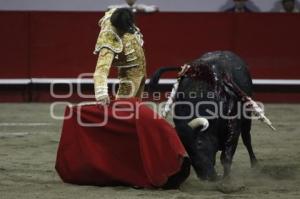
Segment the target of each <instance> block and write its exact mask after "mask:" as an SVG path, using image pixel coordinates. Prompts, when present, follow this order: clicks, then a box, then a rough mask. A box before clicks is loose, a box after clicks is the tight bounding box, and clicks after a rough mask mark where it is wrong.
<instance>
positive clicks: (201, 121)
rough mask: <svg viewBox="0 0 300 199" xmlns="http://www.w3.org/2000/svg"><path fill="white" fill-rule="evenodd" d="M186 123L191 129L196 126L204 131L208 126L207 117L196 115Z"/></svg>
mask: <svg viewBox="0 0 300 199" xmlns="http://www.w3.org/2000/svg"><path fill="white" fill-rule="evenodd" d="M188 125H189V126H190V127H191V128H192V129H196V128H199V127H200V128H201V130H200V131H201V132H203V131H205V130H206V129H207V128H208V127H209V122H208V120H207V119H205V118H204V117H197V118H195V119H193V120H192V121H190V122H189V123H188Z"/></svg>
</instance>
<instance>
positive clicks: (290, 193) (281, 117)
mask: <svg viewBox="0 0 300 199" xmlns="http://www.w3.org/2000/svg"><path fill="white" fill-rule="evenodd" d="M49 107H50V104H0V110H1V112H0V199H11V198H18V199H19V198H22V199H33V198H49V199H50V198H51V199H52V198H75V199H76V198H82V199H83V198H84V199H90V198H97V199H100V198H101V199H106V198H107V199H108V198H109V199H117V198H124V199H135V198H138V199H150V198H162V199H185V198H187V199H193V198H201V199H202V198H226V199H229V198H270V199H273V198H300V131H299V129H298V128H300V105H288V104H286V105H284V104H269V105H267V115H268V116H269V118H270V119H271V120H272V121H273V123H274V124H275V126H276V127H277V129H278V132H272V131H271V130H270V129H269V128H268V127H266V126H265V125H263V124H261V123H259V122H254V124H253V126H252V136H253V146H254V150H255V152H256V155H257V157H258V159H259V161H260V165H259V167H258V168H256V169H250V164H249V158H248V154H247V152H246V149H245V147H244V146H243V144H242V143H240V144H239V146H238V149H237V152H236V155H235V158H234V162H233V166H232V167H233V169H232V170H233V172H232V176H231V180H228V181H221V182H218V183H209V182H200V181H199V180H198V179H197V178H196V176H195V174H194V173H192V175H191V176H190V178H189V179H188V180H187V181H186V182H185V183H184V184H183V185H182V187H181V188H180V189H179V190H170V191H163V190H143V189H139V190H137V189H133V188H130V187H95V186H75V185H69V184H64V183H62V181H61V180H60V179H59V177H58V175H57V174H56V172H55V170H54V164H55V158H56V150H57V146H58V143H59V139H60V129H61V125H62V121H60V120H53V119H51V117H50V114H49ZM63 110H64V107H59V108H57V109H55V112H56V114H62V113H63ZM217 169H218V171H221V167H220V162H219V161H218V162H217Z"/></svg>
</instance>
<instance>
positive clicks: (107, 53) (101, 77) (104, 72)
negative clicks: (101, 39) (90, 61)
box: [93, 48, 114, 101]
mask: <svg viewBox="0 0 300 199" xmlns="http://www.w3.org/2000/svg"><path fill="white" fill-rule="evenodd" d="M113 59H114V52H113V51H112V50H110V49H109V48H101V50H100V52H99V57H98V61H97V65H96V69H95V72H94V75H93V77H94V88H95V98H96V100H97V101H103V100H105V99H108V87H107V83H108V82H107V78H108V75H109V70H110V68H111V65H112V62H113Z"/></svg>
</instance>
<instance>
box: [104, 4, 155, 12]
mask: <svg viewBox="0 0 300 199" xmlns="http://www.w3.org/2000/svg"><path fill="white" fill-rule="evenodd" d="M108 8H109V9H112V8H132V10H133V12H156V11H158V7H156V6H154V5H145V4H134V5H133V6H132V7H131V6H129V5H128V4H121V5H111V6H108Z"/></svg>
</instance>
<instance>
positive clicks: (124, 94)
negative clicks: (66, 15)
mask: <svg viewBox="0 0 300 199" xmlns="http://www.w3.org/2000/svg"><path fill="white" fill-rule="evenodd" d="M99 26H100V27H101V31H100V33H99V36H98V39H97V43H96V47H95V51H94V54H99V58H98V61H97V65H96V69H95V72H94V75H93V77H94V88H95V98H96V100H97V101H98V102H101V103H104V104H108V103H109V101H110V100H109V95H108V80H107V79H108V75H109V71H110V68H111V66H114V67H117V68H118V78H119V80H120V83H119V89H118V91H117V94H116V99H120V98H130V97H138V98H140V97H141V96H142V93H143V90H144V85H145V78H146V60H145V54H144V49H143V43H144V41H143V36H142V34H141V32H140V30H139V28H137V26H136V25H135V24H134V16H133V13H132V11H131V10H130V9H129V8H116V9H110V10H108V11H107V12H106V13H105V15H104V17H102V18H101V19H100V21H99Z"/></svg>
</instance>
